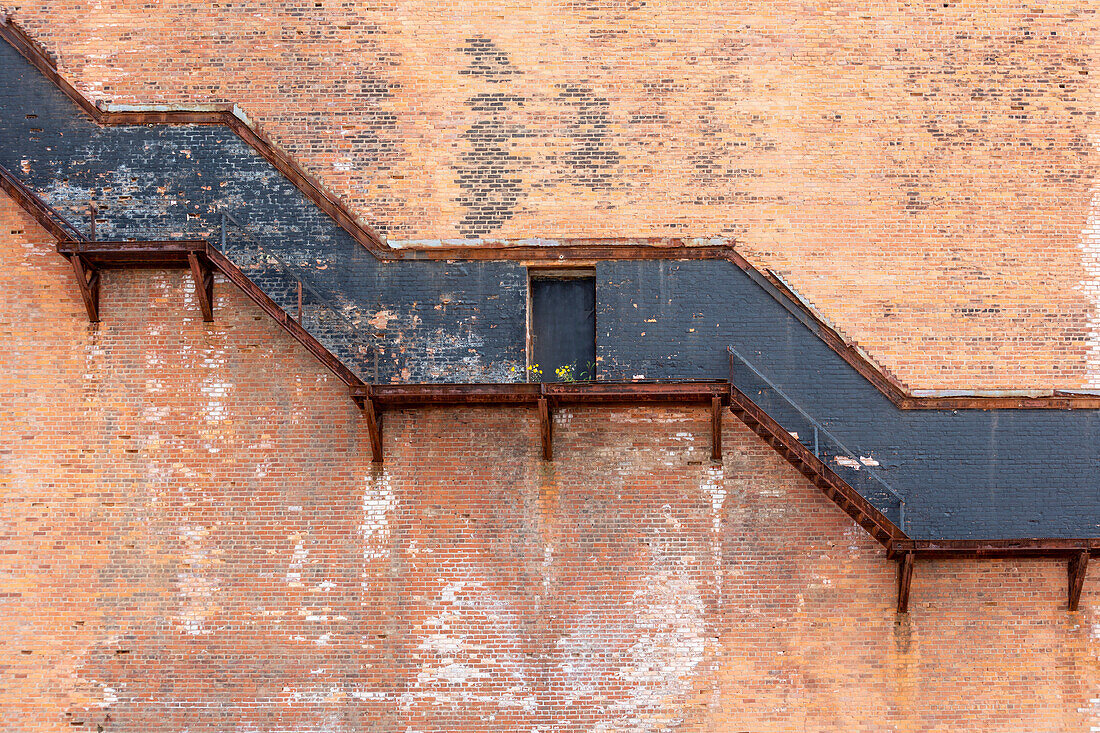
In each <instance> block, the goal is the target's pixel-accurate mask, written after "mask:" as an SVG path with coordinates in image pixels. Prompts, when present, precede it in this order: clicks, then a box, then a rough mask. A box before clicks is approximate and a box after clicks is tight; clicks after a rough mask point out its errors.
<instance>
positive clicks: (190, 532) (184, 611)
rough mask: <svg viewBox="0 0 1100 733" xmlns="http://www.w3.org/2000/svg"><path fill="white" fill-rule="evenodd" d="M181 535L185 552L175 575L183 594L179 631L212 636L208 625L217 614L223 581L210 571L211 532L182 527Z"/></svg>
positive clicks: (206, 528) (207, 528)
mask: <svg viewBox="0 0 1100 733" xmlns="http://www.w3.org/2000/svg"><path fill="white" fill-rule="evenodd" d="M179 532H180V536H181V538H182V541H183V544H184V552H183V557H182V558H181V560H180V565H181V567H180V571H179V573H177V574H176V584H177V585H178V586H179V594H180V612H179V615H178V616H177V619H176V628H177V630H179V631H181V632H182V633H185V634H190V635H206V634H211V633H213V632H212V630H211V629H209V628H207V627H206V621H207V619H208V618H209V617H210V616H211V615H212V614H213V613H214V611H215V610H216V600H215V599H216V593H217V591H218V590H219V588H220V587H221V580H220V579H219V578H218V577H216V576H214V575H211V574H210V573H209V572H208V570H207V566H208V565H210V564H212V562H213V559H212V558H211V553H210V551H209V549H208V547H207V543H208V540H209V537H210V528H209V527H203V526H199V525H191V526H184V527H180V529H179Z"/></svg>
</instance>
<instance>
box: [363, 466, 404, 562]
mask: <svg viewBox="0 0 1100 733" xmlns="http://www.w3.org/2000/svg"><path fill="white" fill-rule="evenodd" d="M365 483H366V487H365V488H364V490H363V506H362V513H361V516H360V520H359V536H360V538H361V540H362V543H363V560H364V561H365V562H370V561H371V560H380V559H382V558H384V557H386V556H387V554H388V553H389V545H390V515H391V514H392V513H393V511H394V510H395V509H396V508H397V498H396V497H395V496H394V493H393V486H392V484H391V482H390V474H389V472H388V471H385V470H383V471H381V472H380V473H378V474H372V475H370V476H368V477H367V478H366V481H365Z"/></svg>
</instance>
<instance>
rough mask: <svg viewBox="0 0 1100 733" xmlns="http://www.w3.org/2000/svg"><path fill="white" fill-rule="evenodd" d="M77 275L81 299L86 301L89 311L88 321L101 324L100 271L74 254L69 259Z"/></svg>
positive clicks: (85, 306)
mask: <svg viewBox="0 0 1100 733" xmlns="http://www.w3.org/2000/svg"><path fill="white" fill-rule="evenodd" d="M69 262H71V263H72V265H73V272H74V273H75V274H76V284H77V287H79V288H80V297H81V299H82V300H83V301H84V308H85V309H87V311H88V320H89V321H91V322H92V323H99V270H97V269H95V268H94V267H92V266H91V265H89V264H88V263H87V262H85V261H84V259H83V258H81V256H80V255H78V254H74V255H71V256H70V257H69Z"/></svg>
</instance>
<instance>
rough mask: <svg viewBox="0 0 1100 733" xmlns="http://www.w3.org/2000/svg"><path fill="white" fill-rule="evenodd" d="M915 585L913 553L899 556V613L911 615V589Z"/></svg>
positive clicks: (904, 553)
mask: <svg viewBox="0 0 1100 733" xmlns="http://www.w3.org/2000/svg"><path fill="white" fill-rule="evenodd" d="M912 583H913V553H911V552H903V553H902V554H901V555H899V556H898V613H909V587H910V586H911V585H912Z"/></svg>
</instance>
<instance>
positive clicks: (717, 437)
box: [710, 385, 729, 461]
mask: <svg viewBox="0 0 1100 733" xmlns="http://www.w3.org/2000/svg"><path fill="white" fill-rule="evenodd" d="M728 388H729V386H728V385H727V389H728ZM710 459H711V460H712V461H720V460H722V398H721V397H719V396H718V395H714V396H713V397H711V398H710Z"/></svg>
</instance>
